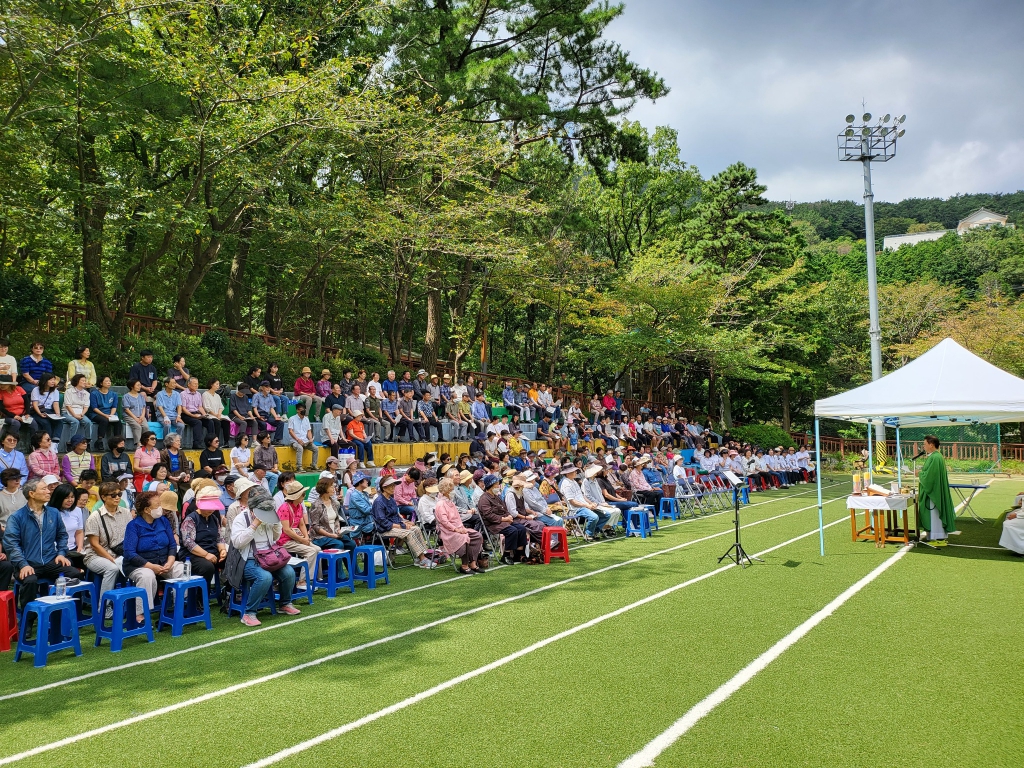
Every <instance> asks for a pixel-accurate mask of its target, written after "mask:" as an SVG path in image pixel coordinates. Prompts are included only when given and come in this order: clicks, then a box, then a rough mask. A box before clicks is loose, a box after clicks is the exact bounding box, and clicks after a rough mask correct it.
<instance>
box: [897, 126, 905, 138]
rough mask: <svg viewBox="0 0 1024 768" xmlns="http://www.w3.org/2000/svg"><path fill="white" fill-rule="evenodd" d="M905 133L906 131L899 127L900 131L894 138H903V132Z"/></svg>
mask: <svg viewBox="0 0 1024 768" xmlns="http://www.w3.org/2000/svg"><path fill="white" fill-rule="evenodd" d="M905 133H906V131H905V130H903V129H902V128H901V129H900V132H899V133H897V134H896V138H897V139H902V138H903V134H905Z"/></svg>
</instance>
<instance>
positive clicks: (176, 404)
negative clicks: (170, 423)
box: [154, 389, 181, 419]
mask: <svg viewBox="0 0 1024 768" xmlns="http://www.w3.org/2000/svg"><path fill="white" fill-rule="evenodd" d="M154 403H156V406H157V407H158V408H163V409H164V413H166V414H167V418H169V419H173V418H176V417H177V414H178V409H179V408H181V395H179V394H178V392H177V390H175V391H174V392H171V394H169V395H168V394H167V390H166V389H161V390H160V391H159V392H157V393H156V397H155V398H154Z"/></svg>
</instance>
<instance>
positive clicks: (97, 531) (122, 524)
mask: <svg viewBox="0 0 1024 768" xmlns="http://www.w3.org/2000/svg"><path fill="white" fill-rule="evenodd" d="M101 516H102V520H101ZM131 519H132V513H131V512H130V511H129V510H128V508H127V507H120V506H119V507H118V508H117V514H114V515H112V514H110V513H109V512H108V511H107V508H106V507H100V508H99V509H97V510H96V511H95V512H93V513H92V514H91V515H89V517H88V519H87V520H86V521H85V530H84V531H83V533H84V534H85V547H83V549H82V554H83V555H85V565H86V566H87V567H88V565H89V562H90V561H92V560H95V559H97V558H99V555H98V554H96V550H94V549H93V548H92V544H91V543H90V538H89V537H90V536H95V537H96V538H97V540H98V541H99V544H100V546H101V547H103V548H104V549H105V550H107V552H109V553H110V554H111V555H113V554H114V553H113V552H112V551H111V550H112V549H113V548H114V547H116V546H117V545H118V544H121V543H122V542H124V529H125V528H127V527H128V521H130V520H131Z"/></svg>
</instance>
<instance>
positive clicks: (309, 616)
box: [0, 491, 810, 765]
mask: <svg viewBox="0 0 1024 768" xmlns="http://www.w3.org/2000/svg"><path fill="white" fill-rule="evenodd" d="M804 493H806V491H805V492H804ZM799 495H800V494H796V493H794V494H790V495H788V496H779V497H777V498H774V499H769V500H768V501H764V502H759V504H769V503H772V502H776V501H784V500H785V499H789V498H792V497H794V496H799ZM749 506H750V507H752V506H756V505H754V504H751V505H749ZM746 508H749V507H746ZM806 509H810V507H804V508H802V509H798V510H794V512H803V511H805V510H806ZM727 511H728V510H723V511H721V512H714V513H712V514H710V515H703V516H702V517H697V518H689V519H687V520H680V521H679V522H675V523H669V524H666V525H662V526H661V527H662V528H671V527H674V526H677V525H682V524H684V523H692V522H696V521H698V520H703V519H706V518H710V517H716V516H717V515H723V514H725V513H726V512H727ZM786 514H792V513H788V512H787V513H786ZM783 516H784V515H783ZM769 519H771V520H774V519H777V518H769ZM756 524H757V523H750V525H756ZM743 527H744V528H746V527H747V526H743ZM622 540H623V539H621V538H615V539H605V540H603V541H595V542H591V543H589V544H578V545H574V546H571V547H569V549H570V551H575V550H577V549H584V548H586V547H593V546H597V545H598V544H610V543H613V542H616V541H622ZM670 551H672V550H671V549H669V550H663V552H670ZM654 554H661V553H658V552H656V553H654ZM630 562H633V561H626V562H623V563H621V564H620V565H627V564H628V563H630ZM507 567H508V566H506V565H495V566H494V567H492V568H490V569H489V570H490V571H497V570H500V569H502V568H507ZM584 575H586V574H584ZM472 578H475V577H473V576H455V577H453V578H450V579H443V580H441V581H434V582H431V583H430V584H421V585H420V586H418V587H410V588H409V589H403V590H400V591H398V592H391V593H389V594H386V595H381V596H380V597H373V598H369V599H367V600H360V601H359V602H356V603H348V604H346V605H342V606H339V607H337V608H330V609H328V610H326V611H320V612H318V613H311V614H307V615H305V616H300V617H299V618H295V619H286V620H284V621H281V622H277V623H274V624H268V625H264V626H262V627H260V628H259V629H253V630H251V631H249V632H244V633H240V634H237V635H231V636H229V637H221V638H218V639H216V640H211V641H210V642H208V643H200V644H199V645H193V646H190V647H188V648H182V649H180V650H177V651H171V652H170V653H164V654H161V655H159V656H153V657H151V658H147V659H139V660H138V661H131V662H128V663H126V664H117V665H115V666H112V667H106V668H104V669H98V670H95V671H93V672H86V673H84V674H81V675H75V676H74V677H69V678H66V679H64V680H56V681H54V682H52V683H47V684H45V685H39V686H36V687H34V688H26V689H25V690H23V691H15V692H13V693H7V694H3V695H0V702H2V701H7V700H8V699H18V698H21V697H23V696H30V695H32V694H35V693H42V692H44V691H49V690H53V689H54V688H61V687H63V686H65V685H71V684H73V683H80V682H82V681H83V680H90V679H92V678H94V677H100V676H101V675H108V674H111V673H112V672H121V671H124V670H126V669H132V668H135V667H141V666H145V665H147V664H156V663H158V662H161V661H166V660H168V659H173V658H176V657H179V656H184V655H186V654H189V653H195V652H197V651H202V650H206V649H207V648H212V647H214V646H217V645H222V644H224V643H231V642H234V641H236V640H242V639H244V638H250V637H256V636H258V635H260V634H261V633H263V632H272V631H274V630H278V629H283V628H286V627H293V626H295V625H296V624H299V623H301V622H304V621H312V620H314V619H319V618H322V617H324V616H330V615H332V614H335V613H340V612H341V611H351V610H353V609H355V608H361V607H363V606H366V605H372V604H374V603H379V602H381V601H382V600H390V599H392V598H395V597H401V596H403V595H408V594H412V593H413V592H420V591H422V590H425V589H433V588H434V587H439V586H441V585H442V584H450V583H451V582H453V581H459V580H462V579H472ZM575 578H579V577H575ZM563 583H565V582H555V583H554V584H553V585H552V586H558V585H560V584H563ZM0 765H2V763H0Z"/></svg>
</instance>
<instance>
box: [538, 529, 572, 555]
mask: <svg viewBox="0 0 1024 768" xmlns="http://www.w3.org/2000/svg"><path fill="white" fill-rule="evenodd" d="M540 535H541V541H542V542H543V545H542V546H543V553H544V565H547V564H548V563H550V562H551V559H552V558H555V557H560V558H562V559H563V560H565V562H567V563H568V562H569V534H568V532H567V531H566V530H565V528H563V527H562V526H560V525H545V526H544V530H542V531H541V532H540ZM552 539H555V543H554V544H552V543H551V540H552Z"/></svg>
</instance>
